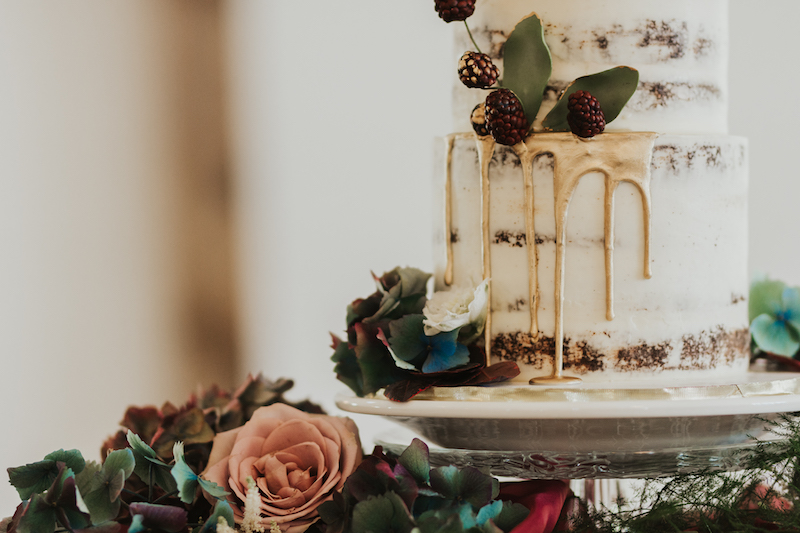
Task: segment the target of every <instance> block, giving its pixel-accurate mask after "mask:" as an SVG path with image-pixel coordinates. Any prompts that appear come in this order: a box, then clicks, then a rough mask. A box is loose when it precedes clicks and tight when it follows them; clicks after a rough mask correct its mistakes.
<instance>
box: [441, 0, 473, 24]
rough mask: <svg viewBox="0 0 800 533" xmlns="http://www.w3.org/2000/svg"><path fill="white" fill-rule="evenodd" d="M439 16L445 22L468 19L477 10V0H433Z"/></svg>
mask: <svg viewBox="0 0 800 533" xmlns="http://www.w3.org/2000/svg"><path fill="white" fill-rule="evenodd" d="M433 3H434V6H435V7H436V12H437V13H439V18H441V19H442V20H443V21H445V22H453V21H454V20H466V19H467V17H469V16H470V15H472V13H473V12H474V11H475V0H433Z"/></svg>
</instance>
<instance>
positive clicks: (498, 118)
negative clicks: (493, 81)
mask: <svg viewBox="0 0 800 533" xmlns="http://www.w3.org/2000/svg"><path fill="white" fill-rule="evenodd" d="M485 105H486V125H487V128H488V130H489V133H491V134H492V137H494V140H495V141H497V142H498V143H499V144H505V145H507V146H514V145H515V144H518V143H520V142H522V140H523V139H524V138H525V135H526V134H527V133H528V120H527V119H526V118H525V113H524V112H523V110H522V103H521V102H520V101H519V99H518V98H517V96H516V95H515V94H514V93H513V92H511V91H510V90H508V89H498V90H496V91H492V92H491V93H489V96H487V97H486V104H485Z"/></svg>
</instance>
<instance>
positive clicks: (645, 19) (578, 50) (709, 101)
mask: <svg viewBox="0 0 800 533" xmlns="http://www.w3.org/2000/svg"><path fill="white" fill-rule="evenodd" d="M531 12H535V13H536V14H537V15H539V17H540V18H541V19H542V21H543V23H544V30H545V40H546V41H547V44H548V46H549V47H550V51H551V54H552V58H553V74H552V77H551V79H550V87H548V89H547V91H546V94H545V101H544V103H543V104H542V108H541V110H540V112H539V115H538V122H541V120H542V118H543V117H544V116H545V115H546V114H547V112H549V111H550V109H551V108H552V107H553V105H554V104H555V102H556V99H557V97H558V95H559V93H560V92H561V91H562V90H563V89H564V88H565V87H566V86H567V84H568V83H570V82H571V81H572V80H574V79H576V78H578V77H581V76H585V75H587V74H592V73H595V72H600V71H603V70H606V69H609V68H612V67H616V66H619V65H627V66H630V67H633V68H635V69H637V70H638V71H639V73H640V84H639V90H637V91H636V93H635V94H634V95H633V98H632V99H631V101H630V102H629V103H628V105H627V106H626V107H625V109H624V110H623V111H622V114H621V115H620V116H619V117H618V118H617V119H616V120H615V121H614V122H612V123H611V124H609V128H608V130H609V131H612V130H632V131H659V132H666V133H727V128H728V125H727V124H728V122H727V95H728V90H727V64H728V4H727V0H671V1H669V2H665V1H662V0H569V1H565V0H481V1H479V2H478V3H477V6H476V9H475V13H474V14H473V16H472V17H470V18H469V19H468V20H467V22H468V24H469V26H470V29H471V31H472V34H473V36H474V37H475V40H476V41H477V43H478V45H479V46H480V48H481V50H482V51H483V52H484V53H488V54H489V55H491V56H492V58H493V59H495V62H496V63H497V65H498V66H499V67H500V70H501V77H502V72H503V70H502V45H503V43H505V41H506V39H507V37H508V35H509V33H510V32H511V31H512V30H513V29H514V27H515V25H516V24H517V23H518V22H519V21H520V20H521V19H522V18H523V17H526V16H527V15H529V14H530V13H531ZM474 48H475V47H474V46H473V45H472V43H471V42H470V40H469V37H468V35H467V33H466V30H465V29H464V26H463V24H459V25H457V26H456V46H455V51H456V53H457V54H459V55H460V54H461V53H462V52H463V51H466V50H474ZM455 83H456V85H455V88H454V91H453V96H454V98H453V118H454V131H467V130H469V129H470V126H469V114H470V111H472V108H473V107H474V106H475V105H476V104H477V103H478V102H480V101H483V99H485V97H486V92H485V91H480V90H474V89H473V90H470V89H467V88H466V87H464V86H463V85H461V84H460V83H459V82H458V81H457V80H456V82H455Z"/></svg>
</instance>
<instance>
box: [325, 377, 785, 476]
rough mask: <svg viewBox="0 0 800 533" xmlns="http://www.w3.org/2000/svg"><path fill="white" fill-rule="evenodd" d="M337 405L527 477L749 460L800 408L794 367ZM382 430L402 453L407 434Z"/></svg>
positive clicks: (694, 468) (720, 465)
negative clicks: (728, 377)
mask: <svg viewBox="0 0 800 533" xmlns="http://www.w3.org/2000/svg"><path fill="white" fill-rule="evenodd" d="M336 404H337V406H338V407H339V408H340V409H343V410H345V411H349V412H353V413H362V414H375V415H380V416H383V417H387V418H390V419H391V420H394V421H396V422H398V423H400V424H402V425H404V426H406V427H408V428H410V429H412V430H413V431H414V432H416V433H418V434H419V435H420V436H421V437H422V439H423V440H425V441H426V442H427V443H428V444H429V445H431V446H430V452H431V464H432V465H435V466H441V465H447V464H453V465H458V466H465V465H472V466H479V467H488V468H489V469H490V471H491V472H492V474H494V475H497V476H512V477H517V478H527V479H598V478H599V479H602V478H606V479H619V478H650V477H662V476H671V475H675V474H678V473H693V472H699V471H708V470H716V471H733V470H738V469H741V468H744V467H745V466H746V465H747V461H748V459H749V458H750V457H752V456H753V454H755V453H758V452H759V450H761V449H763V447H769V448H772V449H778V448H781V447H783V446H784V438H783V437H782V436H781V435H780V432H778V433H776V432H775V429H776V427H779V424H780V423H781V421H782V420H784V419H786V420H791V419H792V418H794V416H795V413H797V412H800V373H781V372H750V373H749V374H748V375H747V376H746V377H745V378H743V379H737V380H736V381H735V382H726V381H724V380H723V381H718V382H713V381H707V382H702V383H701V382H697V383H687V384H685V385H684V386H681V387H663V386H658V385H657V384H655V383H652V382H651V383H649V384H648V383H641V382H640V383H636V384H628V385H622V386H620V387H616V386H615V388H613V389H612V388H607V385H605V386H603V385H597V384H579V385H572V386H568V387H555V386H548V387H543V386H527V385H509V384H501V385H497V386H488V387H455V388H438V389H434V390H431V391H426V392H425V393H423V394H422V395H420V396H419V397H418V399H417V398H415V399H413V400H411V401H409V402H405V403H398V402H393V401H390V400H388V399H386V398H384V397H382V396H380V395H376V396H374V397H368V398H359V397H356V396H353V395H350V394H340V395H338V396H337V398H336ZM400 440H401V439H393V438H391V437H381V438H379V439H378V442H376V443H377V444H380V445H382V446H384V448H385V449H386V450H387V451H391V452H396V453H399V452H400V451H402V450H403V449H404V448H405V446H407V445H408V444H409V442H410V440H403V441H400Z"/></svg>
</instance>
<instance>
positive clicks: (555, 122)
mask: <svg viewBox="0 0 800 533" xmlns="http://www.w3.org/2000/svg"><path fill="white" fill-rule="evenodd" d="M638 86H639V71H637V70H636V69H632V68H630V67H615V68H612V69H609V70H604V71H603V72H598V73H596V74H590V75H589V76H583V77H581V78H578V79H577V80H575V81H573V82H572V83H571V84H569V86H567V88H566V89H564V92H563V93H562V94H561V98H559V100H558V103H556V105H555V107H553V109H551V110H550V112H549V113H548V114H547V116H546V117H545V118H544V121H542V126H543V127H544V129H545V130H546V131H569V124H567V114H568V112H569V111H568V109H567V104H568V103H569V95H571V94H572V93H574V92H576V91H588V92H589V93H590V94H591V95H592V96H594V97H595V98H597V101H598V102H600V107H601V108H602V110H603V115H605V118H606V124H608V123H610V122H611V121H612V120H614V119H615V118H617V116H618V115H619V113H620V111H622V108H624V107H625V104H627V103H628V100H630V99H631V96H633V93H634V92H635V91H636V88H637V87H638Z"/></svg>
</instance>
